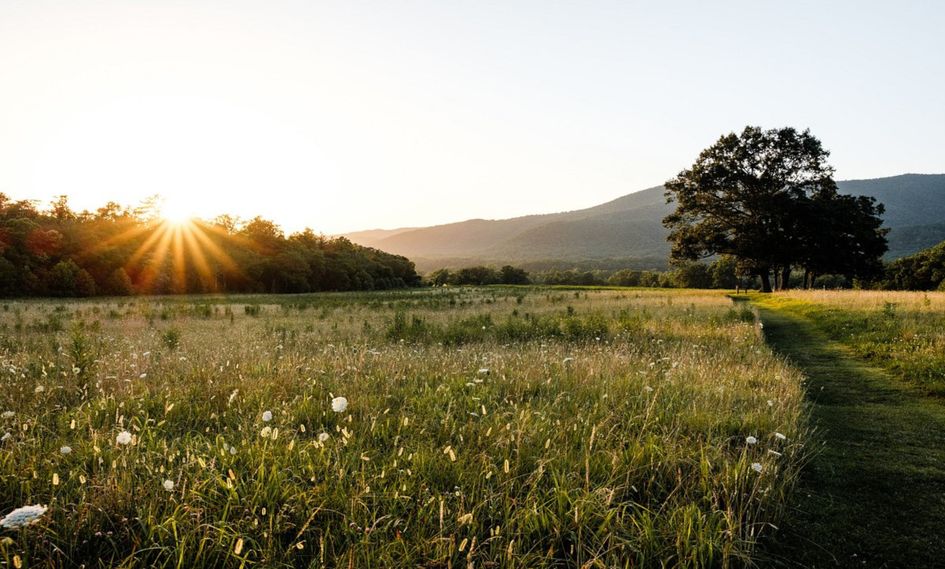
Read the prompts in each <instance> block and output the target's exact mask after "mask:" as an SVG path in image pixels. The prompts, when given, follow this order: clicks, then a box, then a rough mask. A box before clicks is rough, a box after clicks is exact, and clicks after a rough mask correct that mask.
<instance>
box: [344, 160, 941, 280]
mask: <svg viewBox="0 0 945 569" xmlns="http://www.w3.org/2000/svg"><path fill="white" fill-rule="evenodd" d="M837 185H838V187H839V189H840V192H841V193H844V194H853V195H865V196H872V197H875V198H876V199H877V201H879V202H881V203H883V204H884V205H885V207H886V213H885V214H884V216H883V218H884V221H885V225H886V226H887V227H889V228H890V229H891V232H890V235H889V242H890V250H889V253H888V255H887V257H888V258H898V257H902V256H905V255H909V254H912V253H915V252H916V251H919V250H922V249H925V248H926V247H929V246H931V245H934V244H935V243H938V242H940V241H942V240H945V174H903V175H900V176H892V177H888V178H876V179H870V180H845V181H840V182H837ZM663 193H664V189H663V187H662V186H657V187H653V188H647V189H645V190H641V191H638V192H634V193H631V194H627V195H625V196H621V197H619V198H617V199H615V200H612V201H609V202H606V203H603V204H600V205H597V206H594V207H590V208H586V209H580V210H575V211H567V212H561V213H548V214H538V215H527V216H523V217H515V218H511V219H499V220H486V219H470V220H467V221H460V222H456V223H448V224H444V225H435V226H431V227H419V228H401V229H393V230H383V229H377V230H370V231H358V232H354V233H349V234H347V235H346V237H348V238H349V239H351V240H352V241H354V242H355V243H358V244H361V245H366V246H369V247H375V248H377V249H381V250H383V251H388V252H390V253H395V254H398V255H404V256H406V257H408V258H410V259H411V260H413V261H414V262H415V263H417V267H418V268H419V269H420V270H423V271H426V270H430V269H433V268H438V267H443V266H447V267H456V266H460V265H469V264H472V263H486V264H489V263H513V264H515V263H519V264H529V263H535V262H539V261H557V262H559V263H561V262H564V263H567V262H574V263H578V262H585V261H593V260H598V261H599V260H603V259H621V260H623V261H626V260H634V259H636V260H640V261H641V262H642V261H644V260H645V261H646V262H645V263H644V264H646V263H649V264H650V265H652V266H653V268H661V266H665V264H666V259H667V257H668V255H669V244H668V243H667V242H666V235H667V231H666V229H665V228H664V227H663V224H662V219H663V217H665V216H666V214H668V213H669V212H670V211H672V208H673V205H672V204H667V203H666V198H665V197H664V195H663Z"/></svg>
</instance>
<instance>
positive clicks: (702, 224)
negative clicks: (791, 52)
mask: <svg viewBox="0 0 945 569" xmlns="http://www.w3.org/2000/svg"><path fill="white" fill-rule="evenodd" d="M828 156H829V152H828V151H827V150H826V149H824V148H823V146H822V144H821V142H820V141H819V140H818V139H817V138H815V137H814V136H813V135H812V134H811V133H810V131H807V130H805V131H803V132H799V131H797V130H796V129H793V128H781V129H772V130H762V129H761V128H759V127H752V126H749V127H745V129H744V130H743V131H742V132H741V133H740V134H735V133H730V134H727V135H724V136H722V137H721V138H719V140H718V141H717V142H716V143H715V144H713V145H712V146H710V147H709V148H706V149H705V150H703V151H702V153H700V154H699V157H698V158H697V159H696V161H695V163H694V164H693V165H692V166H691V167H690V168H688V169H686V170H683V171H682V172H680V173H679V174H678V175H677V176H676V177H675V178H673V179H672V180H670V181H668V182H666V184H665V186H666V196H667V201H670V202H673V201H675V202H676V204H677V206H676V209H675V211H674V212H673V213H671V214H669V215H668V216H666V217H665V218H664V220H663V223H664V225H666V226H667V227H668V228H669V230H670V234H669V240H670V243H671V245H672V251H671V258H672V260H674V261H682V260H696V259H700V258H706V257H711V256H714V255H730V256H732V257H733V258H734V259H735V260H736V263H737V266H738V270H739V273H741V274H745V275H756V276H758V277H760V278H761V282H762V290H765V291H770V290H772V284H771V283H772V280H771V275H772V273H773V274H774V284H775V286H776V287H777V288H786V287H787V286H788V282H789V278H790V273H791V270H792V268H794V267H800V268H803V269H804V271H805V279H804V282H805V283H809V282H813V279H814V277H815V275H817V274H824V273H836V274H843V275H847V276H849V277H851V278H852V277H859V278H870V277H873V276H875V275H877V274H879V272H880V271H881V270H882V263H881V261H880V257H881V256H882V254H883V253H885V251H886V237H885V235H886V230H885V229H882V228H881V225H882V220H881V219H880V215H881V214H882V213H883V206H882V205H881V204H878V203H876V201H875V200H874V199H873V198H868V197H853V196H844V195H840V194H839V193H838V192H837V185H836V183H835V182H834V179H833V173H834V170H833V168H832V167H831V166H830V165H829V164H828V163H827V157H828Z"/></svg>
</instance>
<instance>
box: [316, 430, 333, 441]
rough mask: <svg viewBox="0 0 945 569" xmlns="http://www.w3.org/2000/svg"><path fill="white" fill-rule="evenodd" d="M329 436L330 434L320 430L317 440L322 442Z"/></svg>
mask: <svg viewBox="0 0 945 569" xmlns="http://www.w3.org/2000/svg"><path fill="white" fill-rule="evenodd" d="M330 438H331V435H329V434H328V433H324V432H322V433H319V434H318V442H320V443H323V442H325V441H327V440H328V439H330Z"/></svg>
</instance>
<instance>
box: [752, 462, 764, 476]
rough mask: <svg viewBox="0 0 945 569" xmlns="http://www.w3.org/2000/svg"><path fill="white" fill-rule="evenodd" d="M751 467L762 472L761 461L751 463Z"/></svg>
mask: <svg viewBox="0 0 945 569" xmlns="http://www.w3.org/2000/svg"><path fill="white" fill-rule="evenodd" d="M751 469H752V470H754V471H755V472H757V473H759V474H760V473H761V471H762V467H761V463H760V462H753V463H751Z"/></svg>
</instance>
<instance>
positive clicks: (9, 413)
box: [0, 411, 16, 419]
mask: <svg viewBox="0 0 945 569" xmlns="http://www.w3.org/2000/svg"><path fill="white" fill-rule="evenodd" d="M15 415H16V413H14V412H13V411H4V412H3V414H2V415H0V417H3V418H4V419H12V418H13V417H14V416H15Z"/></svg>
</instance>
